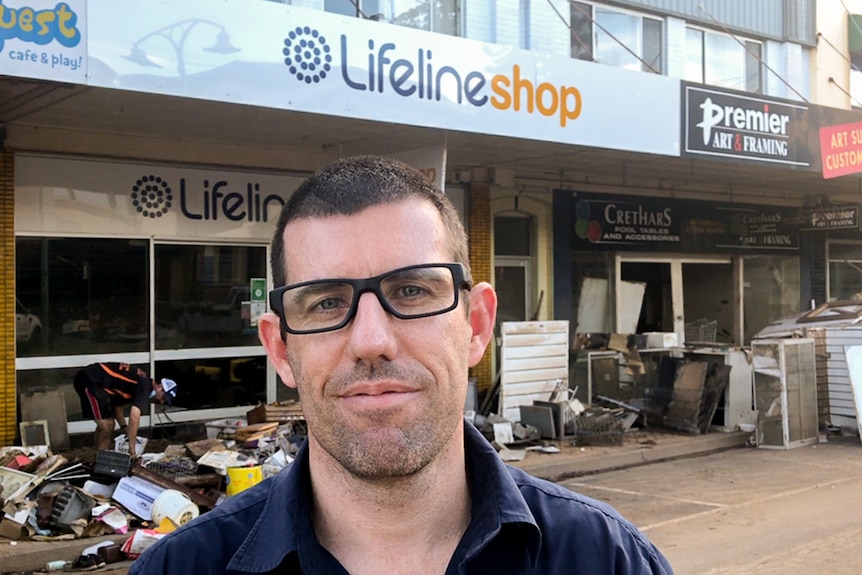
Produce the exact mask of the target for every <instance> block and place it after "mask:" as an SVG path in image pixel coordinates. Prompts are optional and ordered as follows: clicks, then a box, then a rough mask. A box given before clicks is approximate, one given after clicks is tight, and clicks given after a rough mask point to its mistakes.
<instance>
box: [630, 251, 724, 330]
mask: <svg viewBox="0 0 862 575" xmlns="http://www.w3.org/2000/svg"><path fill="white" fill-rule="evenodd" d="M616 266H617V274H616V277H617V278H618V279H617V281H616V288H615V290H614V291H615V297H616V309H617V314H616V331H617V333H645V332H675V333H677V334H679V337H680V341H685V329H686V324H687V323H691V322H697V325H700V324H703V323H709V324H710V325H711V326H713V327H714V328H715V329H714V333H715V334H716V335H715V336H714V337H715V338H716V339H714V340H713V341H716V340H717V341H727V342H732V341H733V340H734V339H735V336H734V334H735V333H736V331H735V326H736V325H737V323H739V321H740V320H739V318H740V317H741V313H740V312H739V310H738V309H736V308H737V306H736V303H735V302H737V301H739V299H740V298H738V297H734V293H735V290H734V285H735V279H734V278H736V277H737V274H736V273H735V272H734V266H733V265H732V262H731V259H730V258H729V257H716V258H695V257H664V258H663V257H656V256H650V255H627V254H619V255H617V256H616ZM712 322H714V323H712ZM705 331H708V330H705Z"/></svg>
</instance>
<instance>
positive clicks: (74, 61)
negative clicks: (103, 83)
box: [0, 0, 87, 84]
mask: <svg viewBox="0 0 862 575" xmlns="http://www.w3.org/2000/svg"><path fill="white" fill-rule="evenodd" d="M86 23H87V19H86V2H85V0H66V1H64V2H57V3H49V2H44V1H39V0H30V1H27V0H23V1H22V0H0V75H4V76H19V77H24V78H37V79H40V80H53V81H57V82H71V83H76V84H85V83H86V82H87V29H86Z"/></svg>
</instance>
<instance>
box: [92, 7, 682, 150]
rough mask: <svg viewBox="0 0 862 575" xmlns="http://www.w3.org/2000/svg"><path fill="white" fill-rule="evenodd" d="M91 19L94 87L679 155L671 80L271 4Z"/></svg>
mask: <svg viewBox="0 0 862 575" xmlns="http://www.w3.org/2000/svg"><path fill="white" fill-rule="evenodd" d="M87 7H88V13H89V21H90V24H91V25H90V29H91V31H90V57H91V59H93V60H94V61H96V60H97V61H98V62H99V64H100V65H99V66H92V68H93V70H92V71H91V81H90V83H91V84H92V85H94V86H103V87H107V88H112V89H124V90H135V91H141V92H150V93H158V94H166V95H173V96H180V97H186V98H199V99H205V100H215V101H226V102H231V103H237V104H248V105H255V106H265V107H269V108H278V109H285V110H296V111H300V112H309V113H316V114H325V115H330V116H333V115H334V116H341V117H346V118H357V119H364V120H372V121H376V122H387V123H395V124H402V125H412V126H421V127H431V128H438V129H444V130H456V131H461V132H473V133H480V134H492V135H499V136H506V137H515V138H525V139H535V140H544V141H550V142H560V143H568V144H578V145H586V146H594V147H600V148H607V149H616V150H626V151H635V152H643V153H650V154H660V155H668V156H677V155H678V154H679V115H678V114H677V113H676V110H677V109H678V107H679V106H678V103H679V97H680V92H679V82H678V80H675V79H672V78H669V77H666V76H659V75H654V74H643V73H640V72H632V71H629V70H624V69H620V68H616V67H613V66H597V65H596V64H594V63H590V62H583V61H579V60H576V59H572V58H568V57H565V56H554V55H551V54H546V53H539V52H535V53H534V52H530V51H526V50H519V49H517V48H511V47H508V46H502V45H497V44H486V43H483V42H478V41H475V40H470V39H466V38H458V37H452V36H448V35H444V34H435V33H431V32H426V31H424V30H419V29H415V28H410V27H406V26H399V25H395V24H381V23H379V22H374V21H371V20H365V19H359V18H350V17H345V16H340V15H336V14H332V13H328V12H325V11H324V10H312V9H306V8H298V7H294V6H286V5H284V4H282V3H276V2H259V1H258V2H250V1H248V0H222V1H220V2H216V3H213V2H211V1H208V0H184V1H183V2H172V3H165V2H161V1H159V0H137V1H135V2H131V3H128V2H126V3H118V2H116V1H114V0H89V2H88V5H87ZM480 17H484V16H480V15H478V13H466V14H465V18H467V19H469V18H480ZM116 22H122V23H123V25H122V26H117V25H116ZM468 28H469V27H468ZM171 37H177V38H183V39H184V42H170V41H166V38H171Z"/></svg>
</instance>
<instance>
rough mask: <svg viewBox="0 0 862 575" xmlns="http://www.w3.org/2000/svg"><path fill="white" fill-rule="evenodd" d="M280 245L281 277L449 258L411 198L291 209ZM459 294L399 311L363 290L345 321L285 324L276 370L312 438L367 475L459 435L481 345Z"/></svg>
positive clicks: (359, 271)
mask: <svg viewBox="0 0 862 575" xmlns="http://www.w3.org/2000/svg"><path fill="white" fill-rule="evenodd" d="M285 245H286V260H287V261H286V264H287V270H288V283H297V282H302V281H307V280H315V279H326V278H350V279H355V278H367V277H372V276H376V275H379V274H381V273H384V272H387V271H390V270H393V269H396V268H400V267H404V266H409V265H413V264H423V263H439V262H448V261H450V260H451V258H452V255H451V250H450V249H448V243H447V238H446V236H445V233H444V228H443V225H442V223H441V221H440V217H439V215H438V214H437V212H436V211H435V210H434V208H433V207H432V206H431V205H430V204H429V203H426V202H422V201H418V200H413V201H405V202H399V203H396V204H386V205H380V206H374V207H371V208H367V209H365V210H363V211H362V212H360V213H358V214H355V215H352V216H334V217H329V218H323V219H302V220H298V221H296V222H294V223H291V224H290V225H288V227H287V229H286V230H285ZM464 295H465V294H463V293H462V296H464ZM464 306H465V303H464V302H463V301H462V302H461V303H460V305H459V306H458V307H457V308H455V309H454V310H452V311H451V312H448V313H445V314H442V315H437V316H432V317H427V318H420V319H409V320H401V319H397V318H395V317H393V316H392V315H390V314H388V313H387V312H386V311H385V310H384V309H383V307H382V306H381V305H380V302H379V301H378V300H377V297H376V296H375V294H374V293H371V292H366V293H364V294H362V296H361V297H360V300H359V307H358V309H357V312H356V316H355V317H354V319H353V321H352V322H351V323H349V324H348V325H347V326H345V327H344V328H342V329H340V330H336V331H332V332H327V333H318V334H305V335H292V334H288V335H287V340H286V356H287V364H288V365H289V372H288V373H285V372H283V371H282V370H279V371H280V373H281V375H282V378H283V379H285V380H286V381H287V382H288V383H294V384H295V385H296V387H297V388H298V390H299V394H300V398H301V401H302V406H303V412H304V414H305V418H306V421H307V423H308V431H309V437H310V441H311V442H312V448H316V446H315V444H316V445H319V446H320V447H321V448H322V449H323V450H324V451H325V452H326V453H327V454H328V455H329V456H331V457H332V458H333V459H334V460H335V461H337V462H338V463H339V464H340V465H341V466H342V467H344V468H345V469H347V470H348V471H350V472H351V473H353V474H355V475H357V476H359V477H364V478H369V479H370V478H386V477H400V476H405V475H410V474H412V473H415V472H417V471H419V470H420V469H422V468H424V467H425V466H426V465H427V464H428V463H429V462H430V461H432V460H433V459H434V457H435V456H436V455H437V454H438V453H440V451H441V450H442V449H443V448H444V446H446V444H447V443H448V442H451V441H461V437H460V432H461V426H462V425H463V423H462V422H463V409H464V399H465V395H466V387H467V369H468V367H469V365H471V364H475V363H476V361H478V358H480V357H481V353H479V355H478V356H476V351H475V348H476V346H475V345H471V341H472V339H473V330H472V328H471V322H470V318H469V317H468V316H467V314H466V312H465V307H464ZM268 347H269V346H268ZM482 348H483V349H484V345H483V346H482ZM270 353H271V356H272V350H270ZM291 380H292V381H291Z"/></svg>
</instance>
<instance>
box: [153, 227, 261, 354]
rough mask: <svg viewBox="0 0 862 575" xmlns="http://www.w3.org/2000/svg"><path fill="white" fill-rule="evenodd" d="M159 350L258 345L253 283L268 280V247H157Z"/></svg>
mask: <svg viewBox="0 0 862 575" xmlns="http://www.w3.org/2000/svg"><path fill="white" fill-rule="evenodd" d="M155 270H156V271H155V290H156V348H157V349H187V348H194V347H226V346H237V345H258V344H259V341H258V338H257V328H256V327H255V326H253V325H252V324H251V322H250V316H249V303H248V302H249V299H250V287H249V283H250V281H251V279H252V278H265V277H266V248H264V247H247V246H212V245H175V244H159V245H157V246H156V247H155Z"/></svg>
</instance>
